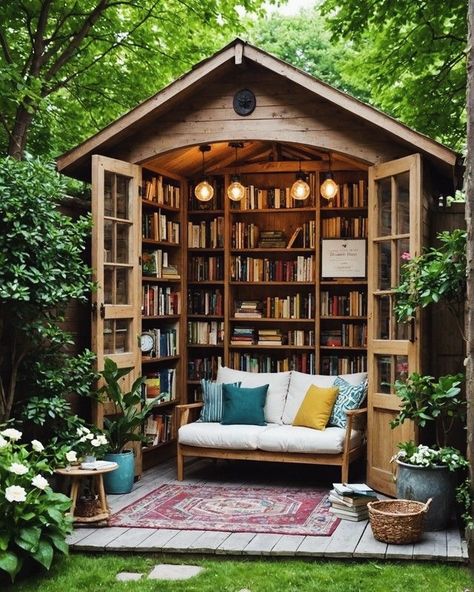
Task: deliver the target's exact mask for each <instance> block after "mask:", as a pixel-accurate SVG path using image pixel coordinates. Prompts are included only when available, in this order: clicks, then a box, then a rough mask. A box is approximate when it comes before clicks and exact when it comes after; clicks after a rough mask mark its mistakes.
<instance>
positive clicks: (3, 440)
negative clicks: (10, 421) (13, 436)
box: [0, 436, 8, 448]
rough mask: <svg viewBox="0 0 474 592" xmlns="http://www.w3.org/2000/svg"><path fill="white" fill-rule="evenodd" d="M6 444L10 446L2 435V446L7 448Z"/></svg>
mask: <svg viewBox="0 0 474 592" xmlns="http://www.w3.org/2000/svg"><path fill="white" fill-rule="evenodd" d="M5 446H8V441H7V440H5V438H4V437H3V436H0V448H5Z"/></svg>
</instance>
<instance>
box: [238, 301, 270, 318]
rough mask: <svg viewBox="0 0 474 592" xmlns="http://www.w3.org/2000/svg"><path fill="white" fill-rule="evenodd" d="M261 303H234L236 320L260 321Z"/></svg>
mask: <svg viewBox="0 0 474 592" xmlns="http://www.w3.org/2000/svg"><path fill="white" fill-rule="evenodd" d="M262 307H263V305H262V303H261V302H260V301H259V300H242V301H237V302H236V303H235V313H234V314H235V318H236V319H261V318H262Z"/></svg>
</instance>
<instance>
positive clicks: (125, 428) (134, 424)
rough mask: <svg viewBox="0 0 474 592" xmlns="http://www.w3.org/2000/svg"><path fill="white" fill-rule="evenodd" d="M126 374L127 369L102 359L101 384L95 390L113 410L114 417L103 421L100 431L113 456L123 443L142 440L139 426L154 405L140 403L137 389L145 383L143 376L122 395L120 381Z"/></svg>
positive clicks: (143, 438)
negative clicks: (107, 442) (106, 399)
mask: <svg viewBox="0 0 474 592" xmlns="http://www.w3.org/2000/svg"><path fill="white" fill-rule="evenodd" d="M129 372H130V369H129V368H119V367H118V366H117V364H116V363H115V362H114V361H113V360H111V359H110V358H106V359H105V363H104V370H103V371H102V372H101V376H102V378H103V379H104V383H105V384H104V385H103V386H102V387H101V388H100V389H99V394H100V395H102V396H103V395H105V396H106V397H108V398H109V399H110V400H111V401H112V402H113V403H114V404H115V406H116V409H117V415H115V416H113V417H110V418H109V417H106V418H105V420H104V432H105V433H106V435H107V438H108V440H109V443H110V451H111V452H113V453H117V452H122V451H123V449H124V447H125V445H126V444H127V442H131V441H135V442H138V441H140V442H144V441H145V440H146V438H145V436H144V435H143V433H142V431H141V427H142V425H143V422H144V421H145V419H146V417H147V416H148V415H149V414H150V413H151V411H152V409H153V407H154V406H155V402H154V401H150V402H147V403H143V401H142V396H141V389H142V384H143V382H144V381H145V377H143V376H141V377H140V378H137V380H135V382H134V383H133V385H132V388H131V389H130V391H128V392H125V393H124V392H122V387H121V384H120V381H121V379H122V378H123V377H124V376H126V375H127V374H129Z"/></svg>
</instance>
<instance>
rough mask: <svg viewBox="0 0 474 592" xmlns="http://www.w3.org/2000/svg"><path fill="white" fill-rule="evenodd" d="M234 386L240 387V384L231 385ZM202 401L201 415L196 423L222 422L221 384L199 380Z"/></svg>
mask: <svg viewBox="0 0 474 592" xmlns="http://www.w3.org/2000/svg"><path fill="white" fill-rule="evenodd" d="M232 384H233V385H234V386H240V382H234V383H232ZM201 387H202V401H203V403H204V406H203V408H202V409H201V415H200V416H199V419H198V421H206V422H220V421H221V420H222V411H223V408H224V403H223V400H222V387H223V385H222V383H220V382H212V380H206V379H205V378H203V379H202V380H201Z"/></svg>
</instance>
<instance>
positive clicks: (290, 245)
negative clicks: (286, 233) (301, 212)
mask: <svg viewBox="0 0 474 592" xmlns="http://www.w3.org/2000/svg"><path fill="white" fill-rule="evenodd" d="M302 230H303V228H302V227H301V226H298V227H297V228H295V231H294V232H293V234H292V235H291V236H290V239H289V241H288V243H287V245H286V248H287V249H290V248H291V247H292V246H293V244H294V242H295V240H296V239H297V238H298V235H299V233H300V232H301V231H302Z"/></svg>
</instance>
